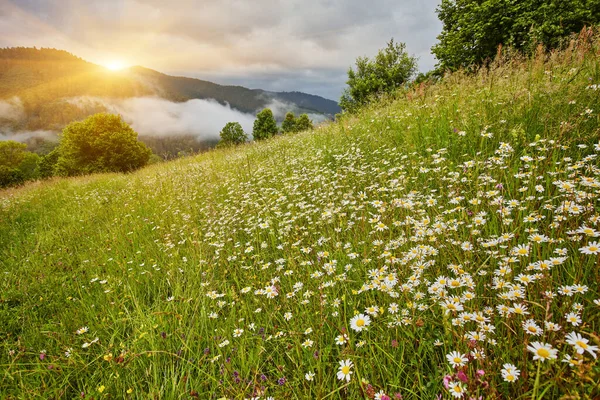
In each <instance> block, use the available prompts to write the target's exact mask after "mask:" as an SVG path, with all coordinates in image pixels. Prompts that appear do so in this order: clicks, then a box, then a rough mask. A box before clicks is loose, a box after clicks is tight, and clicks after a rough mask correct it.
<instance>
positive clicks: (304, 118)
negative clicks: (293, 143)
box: [296, 114, 313, 132]
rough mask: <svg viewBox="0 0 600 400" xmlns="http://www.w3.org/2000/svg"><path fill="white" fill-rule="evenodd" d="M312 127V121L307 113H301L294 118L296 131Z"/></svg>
mask: <svg viewBox="0 0 600 400" xmlns="http://www.w3.org/2000/svg"><path fill="white" fill-rule="evenodd" d="M310 129H313V123H312V121H311V120H310V119H309V118H308V115H307V114H301V115H300V116H299V117H298V119H296V132H301V131H307V130H310Z"/></svg>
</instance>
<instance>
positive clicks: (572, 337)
mask: <svg viewBox="0 0 600 400" xmlns="http://www.w3.org/2000/svg"><path fill="white" fill-rule="evenodd" d="M566 339H567V343H568V344H570V345H571V346H573V347H575V351H576V352H577V353H578V354H583V353H584V352H585V351H587V352H588V353H590V354H591V355H592V357H594V358H596V352H597V351H598V346H591V345H589V344H588V343H589V340H588V339H586V338H584V337H583V336H581V335H580V334H579V333H575V332H571V333H569V334H568V335H567V336H566Z"/></svg>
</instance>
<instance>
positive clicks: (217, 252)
mask: <svg viewBox="0 0 600 400" xmlns="http://www.w3.org/2000/svg"><path fill="white" fill-rule="evenodd" d="M599 52H600V41H599V40H598V37H597V36H594V35H593V34H588V33H587V31H585V32H584V33H583V34H582V35H581V36H580V37H579V39H578V40H576V41H574V42H573V43H572V44H571V46H569V47H568V48H566V49H564V50H562V51H560V52H555V53H552V54H543V53H541V52H540V53H539V54H538V55H537V56H536V57H534V58H530V59H523V58H517V57H514V58H507V59H499V60H497V62H496V63H495V64H493V65H492V66H491V67H490V68H488V69H485V70H481V71H479V73H477V74H475V75H466V74H461V73H457V74H454V75H449V76H447V77H445V78H444V80H443V81H441V82H440V83H437V84H435V85H430V86H421V87H419V88H416V89H415V90H414V91H412V92H410V93H409V94H408V95H405V96H402V98H399V99H384V100H382V101H381V102H379V103H377V104H375V105H373V106H371V107H370V108H367V109H365V110H363V112H361V113H360V114H359V115H357V116H349V117H345V118H344V119H342V120H341V121H339V122H337V123H335V124H331V125H328V126H325V127H321V128H319V129H317V130H315V131H313V132H306V133H301V134H298V135H294V136H282V137H277V138H274V139H273V140H269V141H266V142H264V143H256V144H249V145H246V146H242V147H240V148H236V149H220V150H215V151H211V152H209V153H205V154H202V155H200V156H197V157H193V158H186V159H180V160H177V161H174V162H170V163H168V164H162V165H154V166H151V167H148V168H146V169H144V170H141V171H139V172H136V173H134V174H130V175H114V174H109V175H95V176H89V177H82V178H72V179H56V180H53V181H47V182H39V183H35V184H31V185H28V186H26V187H24V188H21V189H13V190H9V191H4V192H2V194H1V195H0V266H1V271H0V273H1V275H0V276H1V279H0V338H1V339H2V342H1V344H0V394H1V395H0V397H2V398H11V399H12V398H15V399H16V398H28V399H29V398H44V399H47V398H89V399H91V398H94V399H97V398H144V399H145V398H157V399H158V398H160V399H176V398H190V397H191V398H206V399H208V398H235V399H238V398H239V399H243V398H251V397H260V398H268V397H269V396H272V397H273V398H276V399H283V398H319V399H325V398H327V399H334V398H347V399H354V398H379V399H383V398H403V399H421V398H423V399H430V398H437V397H438V396H441V397H442V398H451V397H452V396H453V395H455V396H459V395H460V396H462V397H464V398H480V397H483V398H490V399H500V398H510V399H517V398H536V399H538V398H560V397H561V396H565V397H564V398H582V399H583V398H594V397H597V396H599V395H600V387H599V384H598V382H599V381H600V366H599V365H598V362H597V361H596V357H595V355H596V353H597V351H596V350H594V348H593V347H589V346H597V345H598V344H600V343H599V341H600V338H599V337H598V328H599V324H600V318H599V312H598V311H599V307H600V300H599V298H600V293H599V288H598V283H599V282H600V273H599V271H598V262H599V261H600V258H599V257H600V255H599V253H598V252H596V253H595V254H593V253H594V251H595V250H594V245H593V243H594V242H597V241H598V239H597V237H596V236H597V235H598V229H599V227H598V224H599V221H600V216H599V215H598V211H597V208H598V194H599V190H598V188H599V187H600V183H599V179H600V178H599V173H600V169H599V168H598V158H597V155H598V151H600V147H599V146H600V144H599V142H598V137H599V136H600V135H599V133H600V131H599V128H598V127H599V124H598V122H599V117H598V112H599V111H600V110H599V109H598V104H600V102H599V97H598V96H599V95H600V91H599V90H598V84H600V68H599V65H600V64H599V60H598V56H599V54H600V53H599ZM523 249H525V250H523ZM590 252H591V253H592V254H586V253H590ZM461 308H462V311H460V310H457V311H453V309H461ZM523 308H526V310H525V313H527V314H524V313H521V312H520V311H521V310H522V309H523ZM364 315H369V316H370V320H371V322H370V324H367V325H366V329H362V330H360V331H359V330H357V329H354V328H356V326H353V324H352V323H351V320H352V319H353V317H355V316H359V317H361V318H362V316H364ZM573 316H574V317H573ZM578 318H579V319H581V322H579V323H578V322H577V320H578ZM571 319H572V320H573V321H574V322H570V321H571ZM529 320H531V321H529ZM556 324H557V325H560V329H558V330H556V326H555V325H556ZM571 332H576V333H579V334H581V335H582V336H583V337H584V338H585V339H587V340H589V342H587V343H588V350H589V351H587V352H584V353H583V354H579V353H577V352H576V351H577V349H579V348H582V347H581V346H580V347H577V346H575V345H572V344H569V343H568V341H567V340H568V337H567V335H568V334H570V333H571ZM534 342H540V343H547V344H548V345H550V346H551V349H552V350H557V351H558V353H557V358H556V359H548V360H545V361H537V360H534V359H533V357H534V355H535V354H534V353H533V352H532V351H531V350H528V346H533V343H534ZM581 343H583V342H581ZM532 348H533V347H532ZM451 352H458V353H459V355H460V356H461V357H460V359H463V358H464V361H461V362H459V363H458V364H464V365H462V366H453V364H456V363H455V362H450V361H451V360H449V359H448V357H447V356H448V355H449V354H450V353H451ZM548 355H550V356H551V355H552V354H551V352H549V353H548ZM463 356H464V357H463ZM569 357H570V361H569ZM450 358H451V359H452V357H450ZM346 360H350V361H352V363H353V364H352V367H351V368H350V370H349V371H350V375H349V376H348V378H349V380H347V378H346V377H345V376H343V374H342V376H340V377H342V378H343V379H339V378H340V377H338V371H340V369H341V368H340V362H341V361H346ZM565 360H566V362H563V361H565ZM505 364H512V365H513V366H514V368H516V369H518V370H519V371H520V374H519V375H518V376H517V379H516V380H514V381H513V382H508V381H507V379H506V378H505V377H506V376H507V375H510V373H511V372H512V375H513V376H515V375H516V373H514V371H512V370H511V368H508V369H507V367H506V366H505ZM503 369H504V372H502V371H503ZM344 372H346V371H344ZM508 380H510V379H508ZM461 391H462V392H465V393H461Z"/></svg>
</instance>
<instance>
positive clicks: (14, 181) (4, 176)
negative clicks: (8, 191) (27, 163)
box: [0, 165, 25, 188]
mask: <svg viewBox="0 0 600 400" xmlns="http://www.w3.org/2000/svg"><path fill="white" fill-rule="evenodd" d="M23 182H25V174H23V172H22V171H21V170H19V169H17V168H10V167H7V166H6V165H0V188H5V187H8V186H16V185H21V184H22V183H23Z"/></svg>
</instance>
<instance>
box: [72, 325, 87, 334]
mask: <svg viewBox="0 0 600 400" xmlns="http://www.w3.org/2000/svg"><path fill="white" fill-rule="evenodd" d="M88 330H89V328H88V327H87V326H84V327H81V328H79V329H77V330H76V331H75V333H76V334H77V335H83V334H84V333H86V332H87V331H88Z"/></svg>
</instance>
